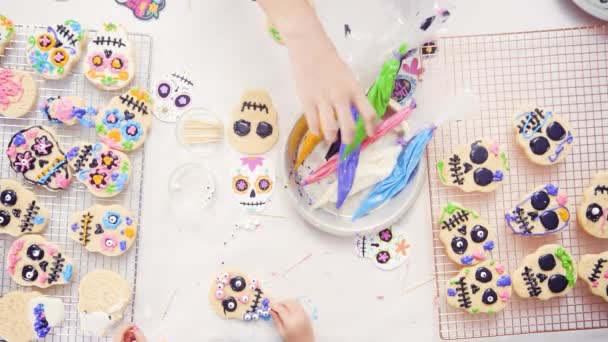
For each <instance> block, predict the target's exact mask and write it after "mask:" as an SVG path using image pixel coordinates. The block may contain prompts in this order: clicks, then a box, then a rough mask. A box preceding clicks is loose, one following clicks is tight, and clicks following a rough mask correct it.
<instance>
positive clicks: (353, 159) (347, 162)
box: [336, 106, 361, 209]
mask: <svg viewBox="0 0 608 342" xmlns="http://www.w3.org/2000/svg"><path fill="white" fill-rule="evenodd" d="M350 111H351V113H352V114H353V119H354V120H355V121H356V120H357V118H358V117H359V113H358V112H357V109H355V107H354V106H351V107H350ZM346 147H347V145H346V144H340V159H339V160H338V199H337V200H336V209H340V207H342V204H344V201H345V200H346V197H348V194H349V193H350V190H351V189H352V187H353V182H354V181H355V174H356V173H357V165H359V155H360V154H361V145H359V146H357V148H356V149H355V150H354V151H353V152H352V153H351V154H349V155H348V156H346V158H343V156H344V152H345V150H346Z"/></svg>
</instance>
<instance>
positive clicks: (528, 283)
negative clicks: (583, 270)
mask: <svg viewBox="0 0 608 342" xmlns="http://www.w3.org/2000/svg"><path fill="white" fill-rule="evenodd" d="M576 275H577V273H576V262H575V261H574V259H573V258H572V255H571V254H570V253H569V252H568V251H567V250H566V249H565V248H564V247H562V246H559V245H544V246H541V247H539V248H538V249H537V250H536V251H535V252H534V253H532V254H529V255H527V256H526V257H525V258H524V260H523V261H522V262H521V264H520V265H519V267H518V268H517V269H516V270H515V271H513V273H512V274H511V279H513V289H514V290H515V293H517V295H518V296H519V297H521V298H538V299H540V300H547V299H551V298H553V297H561V296H565V295H567V294H568V293H569V292H570V291H571V290H572V288H573V287H574V285H575V284H576Z"/></svg>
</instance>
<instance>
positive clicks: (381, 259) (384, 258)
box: [376, 251, 391, 264]
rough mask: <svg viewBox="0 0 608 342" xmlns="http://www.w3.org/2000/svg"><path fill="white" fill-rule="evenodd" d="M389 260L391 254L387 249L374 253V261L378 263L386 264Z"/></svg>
mask: <svg viewBox="0 0 608 342" xmlns="http://www.w3.org/2000/svg"><path fill="white" fill-rule="evenodd" d="M389 260H391V255H390V254H389V253H388V252H387V251H381V252H378V254H376V261H377V262H378V263H379V264H386V263H387V262H389Z"/></svg>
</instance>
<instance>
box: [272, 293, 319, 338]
mask: <svg viewBox="0 0 608 342" xmlns="http://www.w3.org/2000/svg"><path fill="white" fill-rule="evenodd" d="M270 314H271V315H272V319H273V321H274V324H275V326H276V327H277V330H278V331H279V335H281V337H282V338H283V341H285V342H312V341H314V340H315V337H314V334H313V332H312V325H311V323H310V319H309V318H308V314H307V313H306V311H304V308H303V307H302V305H301V304H300V303H299V302H298V301H296V300H288V301H285V302H281V303H275V304H274V305H273V306H272V310H271V311H270Z"/></svg>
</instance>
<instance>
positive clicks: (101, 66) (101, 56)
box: [89, 54, 109, 72]
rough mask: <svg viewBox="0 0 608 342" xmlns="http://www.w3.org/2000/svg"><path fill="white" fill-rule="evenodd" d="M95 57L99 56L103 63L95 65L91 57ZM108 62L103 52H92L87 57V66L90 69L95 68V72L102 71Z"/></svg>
mask: <svg viewBox="0 0 608 342" xmlns="http://www.w3.org/2000/svg"><path fill="white" fill-rule="evenodd" d="M95 57H99V58H101V60H102V61H103V63H102V64H101V65H95V64H94V63H93V59H95ZM108 63H109V61H108V60H107V59H105V58H104V56H103V54H94V55H91V57H89V68H90V69H91V70H95V71H97V72H102V71H104V70H105V69H106V68H107V67H108Z"/></svg>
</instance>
